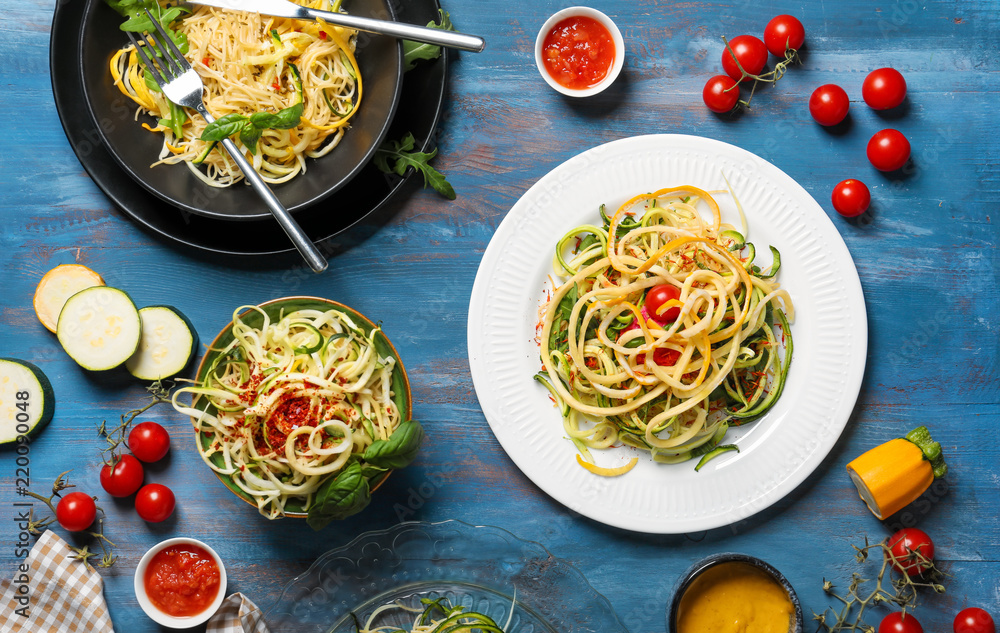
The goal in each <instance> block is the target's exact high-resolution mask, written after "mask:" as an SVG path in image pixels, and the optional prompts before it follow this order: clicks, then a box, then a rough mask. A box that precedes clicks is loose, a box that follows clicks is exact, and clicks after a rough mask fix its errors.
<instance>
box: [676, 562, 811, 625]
mask: <svg viewBox="0 0 1000 633" xmlns="http://www.w3.org/2000/svg"><path fill="white" fill-rule="evenodd" d="M794 611H795V609H794V607H793V606H792V601H791V600H790V599H789V598H788V594H787V593H786V592H785V589H784V588H783V587H782V586H781V585H779V584H778V583H777V582H775V580H774V579H773V578H771V577H770V576H769V575H768V574H767V573H765V572H764V571H762V570H760V569H757V568H756V567H754V566H752V565H748V564H746V563H738V562H733V563H721V564H719V565H715V566H713V567H710V568H708V569H707V570H705V571H704V572H702V573H701V574H700V575H699V576H698V577H697V578H695V580H694V582H692V583H691V584H690V585H689V586H688V588H687V591H685V592H684V595H683V596H682V597H681V604H680V607H679V609H678V612H677V630H678V631H679V633H788V631H789V630H790V629H791V625H792V621H793V613H794Z"/></svg>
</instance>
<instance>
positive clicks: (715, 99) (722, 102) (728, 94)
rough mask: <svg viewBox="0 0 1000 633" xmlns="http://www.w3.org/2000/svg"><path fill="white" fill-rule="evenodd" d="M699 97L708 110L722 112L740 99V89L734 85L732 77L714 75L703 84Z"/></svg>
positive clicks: (726, 110) (733, 105) (731, 107)
mask: <svg viewBox="0 0 1000 633" xmlns="http://www.w3.org/2000/svg"><path fill="white" fill-rule="evenodd" d="M701 98H702V99H703V100H704V101H705V105H707V106H708V109H709V110H711V111H712V112H718V113H719V114H724V113H726V112H729V111H731V110H732V109H733V108H735V107H736V102H737V101H739V100H740V89H739V88H737V87H736V81H735V80H733V78H732V77H729V76H727V75H716V76H715V77H712V78H711V79H709V80H708V83H706V84H705V89H704V90H702V92H701Z"/></svg>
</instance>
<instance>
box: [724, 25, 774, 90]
mask: <svg viewBox="0 0 1000 633" xmlns="http://www.w3.org/2000/svg"><path fill="white" fill-rule="evenodd" d="M729 48H732V49H733V53H735V54H736V59H733V55H732V54H731V53H730V52H729ZM729 48H726V49H723V51H722V70H724V71H726V74H727V75H729V76H730V77H732V78H733V79H735V80H736V81H747V80H748V79H752V77H748V76H747V75H759V74H760V73H761V71H762V70H764V66H765V65H766V64H767V46H764V42H762V41H760V39H759V38H756V37H754V36H753V35H738V36H736V37H734V38H733V39H731V40H729ZM737 60H738V61H739V62H740V66H742V67H743V70H744V71H746V74H744V73H743V72H742V71H740V68H739V66H737V65H736V61H737Z"/></svg>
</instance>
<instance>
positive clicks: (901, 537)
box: [878, 528, 996, 633]
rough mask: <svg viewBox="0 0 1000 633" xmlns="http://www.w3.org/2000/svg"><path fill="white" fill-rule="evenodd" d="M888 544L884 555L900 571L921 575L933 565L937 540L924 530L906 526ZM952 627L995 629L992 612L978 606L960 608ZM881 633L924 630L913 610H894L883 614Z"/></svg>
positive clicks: (975, 632) (969, 632)
mask: <svg viewBox="0 0 1000 633" xmlns="http://www.w3.org/2000/svg"><path fill="white" fill-rule="evenodd" d="M885 546H886V547H887V548H888V549H887V550H886V551H885V559H886V561H887V562H890V561H891V564H892V567H893V569H894V570H895V571H896V572H897V573H899V574H906V575H907V576H922V575H924V574H926V573H927V572H929V571H930V570H931V569H932V567H933V561H934V541H933V540H931V537H930V536H929V535H928V534H927V533H926V532H924V531H923V530H918V529H917V528H903V529H902V530H899V531H898V532H896V533H894V534H893V535H892V536H890V537H889V538H887V539H886V541H885ZM953 628H954V632H955V633H996V624H994V622H993V618H992V616H990V614H989V613H988V612H986V611H985V610H984V609H980V608H979V607H968V608H966V609H963V610H961V611H959V612H958V615H956V616H955V622H954V625H953ZM878 633H924V628H923V627H922V626H921V625H920V621H919V620H917V619H916V618H915V617H914V616H913V614H911V613H903V612H898V611H894V612H892V613H889V614H888V615H886V616H885V617H884V618H882V621H881V622H880V623H879V625H878Z"/></svg>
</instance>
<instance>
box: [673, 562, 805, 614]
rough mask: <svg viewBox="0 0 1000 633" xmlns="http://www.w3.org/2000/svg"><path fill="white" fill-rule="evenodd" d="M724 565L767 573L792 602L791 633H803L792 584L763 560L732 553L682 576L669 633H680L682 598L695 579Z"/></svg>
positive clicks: (697, 565) (797, 602)
mask: <svg viewBox="0 0 1000 633" xmlns="http://www.w3.org/2000/svg"><path fill="white" fill-rule="evenodd" d="M723 563H743V564H746V565H750V566H752V567H756V568H757V569H759V570H761V571H763V572H765V573H766V574H767V575H768V576H770V577H771V578H772V579H773V580H774V581H775V582H776V583H778V584H779V585H781V586H782V587H784V589H785V592H786V593H787V594H788V599H789V600H790V601H791V603H792V607H793V608H794V609H795V611H794V621H793V623H792V628H791V629H790V630H789V633H802V631H803V630H804V626H805V624H804V623H803V621H802V605H801V604H800V603H799V597H798V596H797V595H796V594H795V589H793V588H792V585H791V583H790V582H788V580H787V579H786V578H785V577H784V576H783V575H782V574H781V572H780V571H778V570H777V569H775V568H774V567H773V566H771V565H770V564H768V563H766V562H764V561H762V560H761V559H759V558H754V557H753V556H748V555H746V554H736V553H732V552H726V553H722V554H712V555H711V556H708V557H706V558H703V559H701V560H700V561H698V562H697V563H695V564H694V565H692V566H691V567H689V568H688V570H687V571H686V572H684V574H682V575H681V577H680V580H678V581H677V585H676V586H675V587H674V597H673V600H671V601H670V607H669V608H668V609H667V631H668V632H669V633H678V629H677V612H678V610H679V609H680V606H681V598H683V597H684V593H685V592H686V591H687V590H688V588H690V587H691V583H693V582H694V581H695V579H696V578H697V577H698V576H700V575H701V574H702V573H704V572H705V571H706V570H707V569H709V568H711V567H715V566H716V565H721V564H723Z"/></svg>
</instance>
